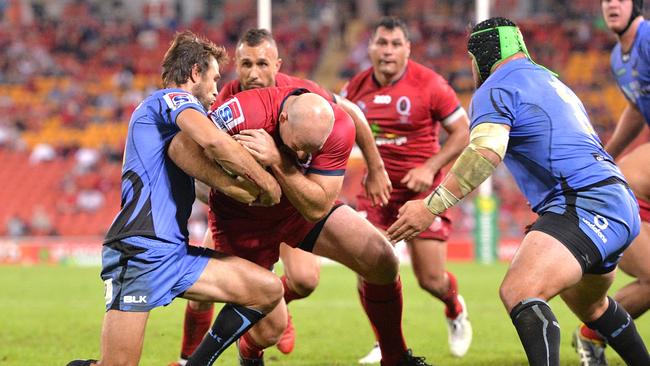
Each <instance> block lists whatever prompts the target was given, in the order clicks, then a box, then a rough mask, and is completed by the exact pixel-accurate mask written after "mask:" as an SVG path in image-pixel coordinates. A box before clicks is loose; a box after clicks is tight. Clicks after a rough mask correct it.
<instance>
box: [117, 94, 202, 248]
mask: <svg viewBox="0 0 650 366" xmlns="http://www.w3.org/2000/svg"><path fill="white" fill-rule="evenodd" d="M188 108H193V109H196V110H198V111H200V112H201V113H206V111H205V109H204V108H203V106H202V105H201V103H199V101H198V100H197V99H196V98H195V97H194V96H193V95H192V94H190V93H188V92H186V91H183V90H181V89H162V90H158V91H156V92H154V93H153V94H151V95H150V96H149V97H147V98H146V99H145V100H144V101H143V102H142V103H140V105H139V106H138V107H137V108H136V109H135V111H134V112H133V114H132V116H131V121H130V122H129V128H128V133H127V139H126V148H125V151H124V162H123V166H122V204H121V210H120V212H119V213H118V214H117V217H116V218H115V219H114V221H113V224H112V225H111V228H110V229H109V231H108V233H107V234H106V238H105V240H104V243H108V242H112V241H115V240H120V239H124V238H129V237H144V238H148V239H153V240H157V241H164V242H169V243H174V244H181V243H186V242H187V241H188V231H187V220H188V219H189V216H190V213H191V211H192V203H193V202H194V179H193V178H192V177H190V176H188V175H187V174H185V172H183V171H182V170H181V169H180V168H178V167H177V166H176V165H175V164H174V163H173V162H172V161H171V160H170V159H169V157H167V146H168V144H169V143H170V141H171V140H172V138H173V137H174V136H175V135H176V134H177V133H178V132H179V131H180V129H179V128H178V126H177V125H176V117H177V116H178V114H179V113H181V112H182V111H184V110H186V109H188Z"/></svg>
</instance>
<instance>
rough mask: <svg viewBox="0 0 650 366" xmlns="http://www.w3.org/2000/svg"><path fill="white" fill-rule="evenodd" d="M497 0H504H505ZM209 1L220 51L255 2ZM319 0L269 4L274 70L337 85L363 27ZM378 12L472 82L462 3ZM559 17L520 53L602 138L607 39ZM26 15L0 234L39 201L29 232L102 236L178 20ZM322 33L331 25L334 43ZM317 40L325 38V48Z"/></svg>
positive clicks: (3, 117) (7, 69)
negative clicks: (562, 88)
mask: <svg viewBox="0 0 650 366" xmlns="http://www.w3.org/2000/svg"><path fill="white" fill-rule="evenodd" d="M388 3H390V2H386V4H388ZM461 3H462V4H461ZM497 3H498V4H496V5H495V6H512V5H511V4H510V3H516V1H514V2H513V1H505V2H504V1H499V2H497ZM501 3H503V4H501ZM551 3H552V2H551ZM557 3H558V4H559V3H560V2H557ZM221 4H222V8H220V9H214V10H212V11H211V12H210V14H207V16H206V17H207V19H203V18H197V19H195V20H193V21H192V22H191V23H189V24H187V26H189V27H190V28H191V29H193V30H195V31H196V32H198V33H202V34H205V35H206V36H208V37H209V38H210V39H212V40H214V41H215V42H216V43H219V44H224V45H225V46H226V47H227V49H228V51H229V53H230V55H232V54H233V48H234V44H235V42H236V41H237V38H238V36H239V35H240V34H241V33H243V31H244V30H245V29H246V28H248V27H254V26H255V25H256V24H255V19H254V17H250V16H249V15H250V14H254V13H255V1H251V0H249V1H237V0H225V1H222V2H221ZM499 4H500V5H499ZM504 4H506V5H504ZM327 6H331V4H330V2H322V1H315V0H314V1H306V2H293V3H292V6H287V7H282V6H278V7H274V20H273V24H274V35H275V38H276V40H277V41H278V45H279V48H280V52H281V57H282V58H283V60H284V63H283V66H282V67H283V69H282V70H283V71H285V72H288V73H291V74H296V75H298V76H310V75H314V76H317V77H318V81H320V82H321V83H323V84H324V85H327V86H329V87H331V88H333V89H338V88H339V87H340V86H341V85H342V84H343V82H344V81H345V79H346V78H348V77H349V76H351V75H353V74H354V73H356V72H358V71H360V69H361V68H364V67H367V66H368V61H367V56H366V46H367V40H368V36H369V34H368V32H367V30H366V29H367V27H366V26H365V25H364V24H363V22H362V21H361V20H359V19H358V18H357V15H358V14H354V13H350V14H347V13H346V17H347V18H346V19H357V20H355V21H350V22H347V23H345V24H340V25H337V24H336V23H335V22H333V21H332V19H331V17H328V16H324V15H322V14H328V11H330V12H329V14H331V11H332V9H331V8H327ZM434 6H435V9H434ZM558 6H559V5H558ZM389 10H391V11H392V12H393V13H395V14H397V15H400V16H401V17H403V18H404V19H406V21H407V22H408V23H409V25H410V33H411V36H412V40H413V44H412V58H413V59H415V60H416V61H419V62H421V63H423V64H425V65H427V66H430V67H432V68H434V69H435V70H437V71H438V72H439V73H441V74H442V75H443V76H445V77H446V78H447V79H448V80H450V82H451V83H452V85H453V86H454V88H455V89H456V90H457V91H458V92H459V97H460V99H461V102H462V103H463V105H465V106H467V105H468V104H469V100H470V98H471V93H472V89H473V81H472V78H471V73H470V72H469V70H468V62H469V59H468V56H467V53H466V50H465V46H464V45H465V40H466V36H467V22H466V21H464V20H463V19H464V14H467V13H468V12H469V11H470V10H471V9H469V7H468V5H467V4H465V3H464V2H454V1H450V0H444V1H436V2H431V1H425V0H412V1H409V2H405V3H404V4H402V6H400V7H395V8H391V9H389ZM350 11H351V12H352V11H353V9H351V10H350ZM569 12H570V14H572V15H571V17H570V18H571V19H575V20H573V21H561V22H560V21H559V20H557V19H553V18H552V17H550V18H549V17H548V16H545V17H544V16H540V17H537V18H531V19H526V20H523V21H521V22H520V24H522V25H523V28H524V33H525V34H524V36H525V37H526V39H527V40H528V44H529V46H530V48H531V50H530V51H531V54H532V55H533V57H534V58H535V59H536V60H537V61H538V62H539V63H541V64H544V65H546V66H548V67H549V68H550V69H552V70H556V71H559V72H560V74H561V77H562V78H563V79H564V80H565V81H566V82H567V83H568V84H569V85H570V86H571V87H573V88H574V90H576V91H577V93H578V94H579V96H580V97H581V99H582V100H583V101H584V103H585V105H586V106H587V108H588V110H589V112H590V115H591V116H592V120H593V122H594V124H595V125H596V128H597V130H598V132H600V133H601V134H604V135H605V136H607V135H608V134H609V133H611V130H612V128H613V123H614V122H615V121H616V119H617V116H618V115H619V114H620V112H621V111H622V109H623V108H624V106H625V100H624V98H623V97H622V95H621V93H620V92H619V91H618V90H617V88H616V87H615V86H614V84H613V82H612V80H611V76H610V73H609V70H608V67H607V64H608V57H609V49H610V48H611V46H612V41H613V39H612V38H611V37H610V36H609V35H608V34H607V32H606V31H604V30H602V29H599V28H597V27H595V28H594V27H591V24H590V23H589V22H592V21H593V20H594V19H596V18H597V17H599V12H598V9H597V7H594V5H593V4H592V3H591V2H589V1H578V2H575V3H574V4H573V5H571V7H570V9H569ZM8 13H11V14H14V12H12V11H8ZM223 14H228V16H227V17H224V16H223ZM35 16H36V15H35ZM36 20H37V21H35V22H33V23H32V24H22V23H21V22H20V21H18V20H17V19H13V18H10V19H9V21H8V22H7V21H5V22H1V23H0V45H2V46H3V49H5V50H7V52H6V53H5V56H4V57H3V60H1V61H0V161H2V164H1V165H0V179H1V180H2V181H3V183H4V188H3V190H0V202H3V209H2V210H0V236H2V235H7V224H8V222H9V220H11V219H13V218H20V219H22V220H23V221H24V222H25V223H27V226H30V225H29V222H30V221H31V220H32V216H34V212H35V208H36V207H37V206H42V207H43V208H44V209H45V212H46V214H47V215H48V216H49V217H50V219H51V221H52V230H51V231H49V232H42V231H34V230H32V231H31V232H28V233H31V234H34V235H46V234H52V233H57V234H59V235H65V236H70V235H73V236H78V235H81V236H84V235H101V234H102V233H103V232H104V231H105V230H106V228H107V227H108V225H109V224H110V222H111V220H112V218H113V216H114V214H115V212H116V211H117V209H118V205H119V175H120V173H119V172H120V161H121V156H120V155H121V150H122V147H123V143H124V137H125V135H126V130H127V121H128V118H129V116H130V113H131V111H132V110H133V108H135V106H136V104H137V103H138V102H139V101H140V100H141V99H142V98H143V97H144V96H145V95H147V94H148V93H149V92H150V91H151V90H154V89H155V88H157V87H158V83H159V82H158V80H159V60H160V59H161V58H162V55H163V54H164V51H165V50H166V48H167V46H168V44H169V41H170V40H171V38H172V36H173V32H174V31H175V29H180V28H182V27H185V26H186V25H182V26H181V25H179V19H174V18H169V19H163V20H162V22H161V21H159V20H156V21H154V20H152V19H148V18H147V17H146V16H145V17H144V18H143V19H140V20H138V21H134V20H128V19H117V18H111V17H110V16H109V17H107V16H106V14H105V13H100V12H99V10H98V8H96V7H91V6H89V5H88V4H87V3H85V2H69V3H67V5H65V6H64V8H63V12H62V13H61V15H60V18H59V19H58V20H56V21H52V20H51V19H45V18H44V19H38V18H37V19H36ZM585 25H586V26H585ZM337 27H338V28H337ZM335 28H336V29H335ZM335 30H336V31H341V32H344V33H343V34H341V35H340V37H338V38H337V36H335V35H336V32H335ZM19 35H28V36H24V37H21V36H19ZM330 38H332V39H334V38H336V39H335V42H332V44H331V45H330V46H331V47H328V45H329V43H328V42H329V41H330ZM321 52H323V53H324V52H327V55H328V57H322V56H323V54H322V53H321ZM333 55H342V56H339V57H340V59H336V58H334V57H332V56H333ZM25 60H29V61H30V62H25ZM321 60H322V61H324V62H321ZM222 74H223V75H224V78H225V79H226V80H228V79H231V78H233V76H234V74H233V65H232V63H230V64H229V65H228V66H227V67H226V68H225V69H224V70H222ZM84 148H88V149H93V150H94V151H96V152H98V153H99V158H98V161H97V162H96V163H95V164H94V165H93V166H92V168H91V169H90V171H83V169H81V171H80V168H79V162H78V161H77V158H76V157H75V155H76V153H77V152H78V151H79V150H80V149H84ZM36 150H38V151H39V152H40V151H42V152H45V153H51V152H53V153H54V156H53V157H48V158H47V159H45V160H46V161H40V162H30V161H33V160H34V159H37V160H38V159H41V157H39V154H38V153H35V151H36ZM88 176H90V177H91V179H99V181H100V182H101V183H98V185H99V187H91V188H93V189H92V194H91V195H90V198H91V203H92V199H97V200H101V201H102V203H101V205H99V207H98V208H96V209H95V210H92V211H88V210H84V209H80V208H79V207H78V202H77V199H78V195H79V193H80V190H82V189H84V187H83V185H84V184H85V183H83V182H84V181H85V180H88ZM92 177H94V178H92ZM97 177H99V178H97ZM509 179H510V178H509V176H508V175H507V174H502V175H500V176H499V177H498V178H497V182H496V184H495V187H496V190H497V191H499V190H504V191H508V192H511V191H516V190H514V189H513V188H514V187H513V183H512V181H511V180H509ZM86 188H87V187H86ZM356 188H357V187H352V189H347V190H346V192H348V191H349V193H348V195H349V196H350V197H348V199H350V200H352V201H353V196H354V189H356ZM97 192H99V194H101V198H98V196H97V195H96V194H97ZM93 195H94V196H93ZM513 197H515V198H513ZM470 212H471V208H468V207H461V208H460V209H459V210H458V211H456V212H455V213H453V215H455V216H456V218H457V220H456V222H457V223H458V225H457V227H456V228H455V229H456V230H457V231H459V232H461V233H465V234H466V233H467V232H469V230H470V229H471V226H472V222H471V219H468V218H467V217H466V216H468V213H470ZM502 215H503V216H504V217H508V218H510V219H508V220H502V221H501V225H502V227H501V230H502V232H505V233H512V235H517V233H520V232H521V230H522V228H523V226H524V225H525V224H527V223H528V222H527V221H528V220H529V219H530V216H529V213H528V210H527V207H526V206H525V205H524V204H523V201H522V198H521V197H520V196H512V195H509V196H508V197H507V199H504V200H503V201H502ZM469 216H471V215H469Z"/></svg>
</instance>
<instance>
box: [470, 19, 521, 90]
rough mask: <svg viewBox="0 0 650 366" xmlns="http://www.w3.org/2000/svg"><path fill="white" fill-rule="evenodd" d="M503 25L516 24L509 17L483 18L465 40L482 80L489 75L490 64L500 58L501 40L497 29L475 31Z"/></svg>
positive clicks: (512, 25)
mask: <svg viewBox="0 0 650 366" xmlns="http://www.w3.org/2000/svg"><path fill="white" fill-rule="evenodd" d="M503 26H511V27H516V26H517V25H516V24H515V23H513V22H512V21H511V20H510V19H506V18H500V17H495V18H490V19H488V20H484V21H482V22H480V23H478V24H477V25H475V26H474V28H472V33H471V34H470V37H469V40H468V41H467V51H469V53H471V54H472V55H473V56H474V58H475V59H476V64H477V66H478V71H479V74H480V75H481V79H482V80H485V79H487V77H488V76H490V72H491V71H492V66H493V65H494V64H495V63H497V62H498V61H500V60H501V58H502V55H501V40H500V38H499V31H497V30H496V29H493V30H491V31H485V32H482V33H479V34H475V33H476V32H479V31H482V30H486V29H492V28H496V27H503Z"/></svg>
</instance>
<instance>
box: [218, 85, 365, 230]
mask: <svg viewBox="0 0 650 366" xmlns="http://www.w3.org/2000/svg"><path fill="white" fill-rule="evenodd" d="M305 92H308V90H306V89H301V88H294V87H282V88H280V87H275V88H262V89H251V90H247V91H243V92H241V93H238V94H237V95H235V96H234V97H233V98H231V99H228V100H226V102H225V103H223V104H222V105H220V106H218V107H216V108H213V110H212V111H211V112H210V114H209V115H210V118H211V119H212V121H214V122H215V124H216V125H217V127H219V128H221V129H222V130H224V131H225V132H227V133H228V134H230V135H234V134H237V133H239V131H241V130H246V129H259V128H262V129H264V130H265V131H266V132H268V133H269V135H271V136H273V138H274V139H275V141H276V144H281V140H280V136H279V129H278V117H279V115H280V111H281V110H282V104H283V103H284V101H285V100H286V98H287V97H289V96H291V95H298V94H302V93H305ZM331 105H332V108H333V109H334V127H333V128H332V132H331V133H330V135H329V137H328V138H327V140H326V141H325V144H324V145H323V147H322V148H321V150H320V151H319V152H317V153H315V154H313V155H312V156H311V157H310V158H309V159H308V160H307V162H306V163H298V162H296V164H297V165H299V166H300V167H301V168H302V170H303V171H304V172H305V174H320V175H334V176H341V175H344V174H345V167H346V165H347V162H348V158H349V157H350V151H351V150H352V146H353V145H354V136H355V128H354V122H352V119H351V118H350V116H349V115H348V114H347V113H345V111H344V110H343V109H342V108H341V107H339V106H337V105H336V104H331ZM210 208H211V209H212V210H213V211H214V212H215V213H216V214H217V215H218V216H223V217H228V218H238V217H239V218H244V217H245V218H253V217H254V218H256V219H260V220H271V219H272V220H274V221H275V220H277V219H278V218H281V217H286V216H288V215H291V214H293V213H295V208H294V207H293V206H292V205H291V203H290V202H289V200H288V199H287V198H286V196H283V197H282V199H281V201H280V203H279V204H277V205H275V206H273V207H251V206H248V205H245V204H242V203H239V202H237V201H235V200H233V199H231V198H229V197H228V196H226V195H224V194H222V193H220V192H217V191H215V190H212V192H211V194H210Z"/></svg>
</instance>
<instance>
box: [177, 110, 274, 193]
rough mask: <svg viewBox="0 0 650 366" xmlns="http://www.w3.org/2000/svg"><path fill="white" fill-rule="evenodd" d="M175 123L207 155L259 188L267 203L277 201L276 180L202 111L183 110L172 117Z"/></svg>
mask: <svg viewBox="0 0 650 366" xmlns="http://www.w3.org/2000/svg"><path fill="white" fill-rule="evenodd" d="M176 124H177V125H178V127H179V128H180V129H181V130H182V131H183V132H185V133H187V135H188V136H189V137H190V138H191V139H192V140H194V141H195V142H196V143H197V144H198V145H200V146H201V147H202V148H203V149H204V151H205V154H207V155H208V157H209V158H211V159H213V160H216V161H217V162H218V163H219V164H220V165H221V166H222V167H223V168H225V169H227V170H228V171H230V172H232V173H234V174H235V175H238V176H241V177H244V178H246V179H248V180H250V181H252V182H253V183H255V184H256V185H257V186H258V187H260V188H261V189H262V190H263V191H264V192H265V196H266V197H267V199H268V201H269V202H268V203H278V202H279V201H280V196H281V194H282V193H281V191H280V187H279V185H278V183H277V181H276V180H275V179H274V178H273V177H272V176H271V175H270V174H269V173H268V172H266V171H265V170H264V168H263V167H261V166H260V165H259V164H258V163H257V162H256V161H255V159H253V157H252V156H251V155H250V154H248V153H247V152H246V150H245V149H244V148H243V147H241V146H240V145H239V144H238V143H237V142H236V141H235V140H233V139H232V138H231V137H230V136H229V135H228V134H226V133H225V132H223V131H220V130H219V129H217V128H215V127H214V124H212V122H211V121H210V120H209V119H208V117H206V116H205V115H204V114H202V113H201V112H199V111H197V110H195V109H186V110H184V111H182V112H181V113H180V114H179V115H178V117H176Z"/></svg>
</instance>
